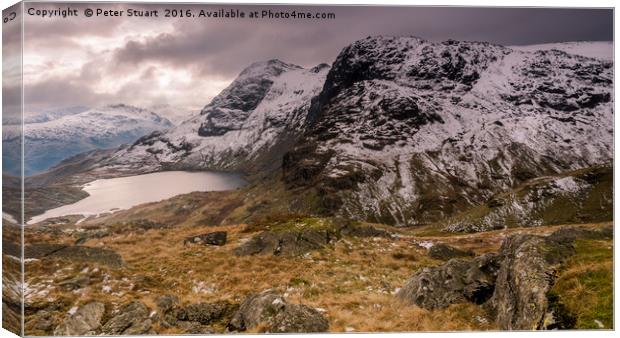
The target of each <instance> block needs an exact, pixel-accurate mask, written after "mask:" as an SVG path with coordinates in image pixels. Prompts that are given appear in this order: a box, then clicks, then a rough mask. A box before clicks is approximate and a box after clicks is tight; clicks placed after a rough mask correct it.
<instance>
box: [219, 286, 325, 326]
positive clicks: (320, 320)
mask: <svg viewBox="0 0 620 338" xmlns="http://www.w3.org/2000/svg"><path fill="white" fill-rule="evenodd" d="M259 325H263V326H264V328H265V330H266V331H267V332H274V333H310V332H325V331H327V329H328V328H329V323H328V321H327V319H325V318H324V317H323V315H321V313H320V312H318V311H317V310H315V309H313V308H311V307H308V306H305V305H300V304H291V303H288V302H287V301H286V300H285V299H284V297H282V296H281V295H279V294H277V293H275V292H274V291H271V290H266V291H263V292H261V293H259V294H256V295H250V296H248V297H247V298H246V299H245V300H244V301H243V303H242V304H241V306H240V307H239V310H238V311H237V313H235V315H234V316H233V319H232V320H231V321H230V323H229V329H230V330H234V331H245V330H251V329H254V328H257V327H258V326H259Z"/></svg>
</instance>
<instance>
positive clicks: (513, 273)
mask: <svg viewBox="0 0 620 338" xmlns="http://www.w3.org/2000/svg"><path fill="white" fill-rule="evenodd" d="M578 238H585V239H610V238H613V229H611V228H608V229H603V230H588V229H582V228H564V229H560V230H558V231H556V232H554V233H552V234H551V235H549V236H538V235H530V234H516V235H512V236H510V237H508V238H506V239H505V240H504V242H503V243H502V247H501V249H500V251H499V253H497V254H485V255H482V256H478V257H476V258H473V259H472V260H463V259H452V260H450V261H448V262H447V263H445V264H443V265H440V266H437V267H432V268H425V269H422V270H421V271H419V272H416V273H415V274H414V275H413V276H412V277H411V278H410V279H409V281H408V282H407V284H405V286H404V287H403V288H402V289H401V290H400V291H399V292H398V294H397V297H399V298H400V299H402V300H404V301H405V302H407V303H409V304H415V305H417V306H420V307H422V308H425V309H429V310H432V309H438V308H445V307H447V306H449V305H450V304H455V303H463V302H472V303H476V304H483V306H484V307H485V308H486V309H487V310H488V311H489V313H490V314H491V315H492V316H493V317H494V318H495V321H496V323H497V325H498V326H499V328H500V329H502V330H537V329H552V328H570V327H571V325H573V324H574V322H571V321H570V320H567V318H568V319H570V316H566V315H565V314H563V313H560V310H561V309H560V308H561V307H558V306H557V303H558V301H557V299H555V298H554V297H556V296H554V295H552V294H551V293H550V292H549V291H550V290H551V288H552V287H553V285H554V282H555V278H556V273H557V271H558V268H559V267H560V265H561V264H562V263H563V262H564V261H565V260H566V259H567V258H568V257H570V256H571V255H573V254H574V248H573V241H574V240H575V239H578Z"/></svg>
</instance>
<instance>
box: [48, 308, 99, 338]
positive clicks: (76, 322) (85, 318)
mask: <svg viewBox="0 0 620 338" xmlns="http://www.w3.org/2000/svg"><path fill="white" fill-rule="evenodd" d="M104 313H105V305H104V304H103V303H100V302H90V303H88V304H86V305H84V306H82V307H80V308H79V309H78V310H77V311H76V312H75V313H73V314H72V315H70V316H69V317H67V318H65V320H63V322H62V323H61V324H60V325H58V326H57V327H56V328H55V329H54V335H55V336H85V335H94V334H95V333H96V332H97V331H98V330H99V329H100V328H101V321H102V319H103V315H104Z"/></svg>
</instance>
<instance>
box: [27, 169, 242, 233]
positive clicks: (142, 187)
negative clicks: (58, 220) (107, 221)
mask: <svg viewBox="0 0 620 338" xmlns="http://www.w3.org/2000/svg"><path fill="white" fill-rule="evenodd" d="M245 184H246V182H245V181H244V180H243V179H242V178H241V176H240V175H238V174H231V173H222V172H188V171H165V172H158V173H153V174H145V175H137V176H129V177H119V178H110V179H102V180H96V181H92V182H90V183H88V184H86V185H84V186H83V188H82V189H83V190H84V191H86V192H87V193H88V194H89V195H90V196H88V197H86V198H84V199H82V200H80V201H78V202H76V203H73V204H68V205H64V206H62V207H58V208H55V209H51V210H48V211H46V212H45V213H44V214H42V215H38V216H34V217H33V218H32V219H31V220H30V221H28V223H27V224H34V223H37V222H40V221H42V220H45V219H47V218H52V217H60V216H68V215H84V216H92V215H98V214H102V213H106V212H111V211H117V210H123V209H129V208H131V207H133V206H136V205H139V204H143V203H149V202H157V201H161V200H165V199H168V198H170V197H173V196H176V195H181V194H187V193H190V192H194V191H223V190H233V189H237V188H239V187H242V186H244V185H245Z"/></svg>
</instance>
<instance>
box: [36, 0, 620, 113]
mask: <svg viewBox="0 0 620 338" xmlns="http://www.w3.org/2000/svg"><path fill="white" fill-rule="evenodd" d="M45 6H49V7H54V6H56V5H54V4H51V5H49V4H45ZM71 6H77V5H71ZM79 6H82V7H80V9H83V8H84V6H88V7H91V8H97V7H102V8H112V6H116V7H115V8H122V7H127V6H128V5H113V4H103V3H99V4H86V5H79ZM131 7H133V8H143V9H155V8H157V9H160V10H161V9H162V8H164V7H165V5H161V4H157V5H149V4H133V5H131ZM174 7H175V8H183V9H186V8H191V9H192V10H193V11H195V12H197V11H198V10H200V9H206V10H215V9H218V8H226V9H228V8H239V9H242V10H244V11H245V12H249V11H254V10H263V9H271V10H273V11H279V10H293V9H294V10H297V11H311V12H316V11H322V12H333V13H335V14H336V19H334V20H306V21H300V20H294V19H279V20H278V19H274V20H267V19H260V20H250V19H205V18H194V19H190V18H184V19H166V18H157V19H137V20H139V21H132V19H131V18H126V17H124V18H92V19H90V20H86V19H84V18H80V19H71V20H43V19H36V18H27V22H26V26H27V29H26V32H27V39H28V40H27V41H28V46H32V51H33V52H36V51H40V50H41V51H43V50H44V51H46V52H49V51H50V50H51V53H53V48H76V46H77V45H76V41H79V39H80V38H82V37H88V36H101V37H113V36H116V35H115V34H118V35H119V36H120V35H121V34H122V36H123V37H127V36H128V35H129V34H133V35H136V36H139V35H140V32H141V31H140V29H141V25H144V26H148V27H150V28H153V27H154V26H156V25H157V24H160V23H162V24H166V25H170V24H172V25H173V29H172V31H169V32H166V33H161V34H159V35H157V36H154V37H150V38H146V39H145V38H144V37H136V38H133V39H131V40H129V41H128V42H126V43H125V44H124V45H123V46H122V47H120V48H117V49H115V50H111V51H110V55H108V56H109V57H107V58H103V57H102V56H100V55H92V56H91V58H92V59H91V60H84V61H89V63H88V67H84V68H83V69H82V72H81V74H80V75H79V76H77V77H75V78H71V79H60V78H59V79H48V80H47V81H46V84H37V85H35V86H33V89H36V90H33V92H32V93H36V95H32V96H30V97H31V98H32V100H37V101H38V102H40V104H44V102H43V101H46V102H48V103H49V104H52V103H55V102H61V101H62V102H65V101H71V97H74V98H76V99H79V100H81V101H92V102H101V101H103V100H115V101H118V100H120V99H125V98H127V99H128V100H132V99H133V97H131V96H126V95H124V94H125V93H128V92H131V93H132V95H133V96H135V97H140V98H141V99H144V97H145V96H148V95H152V97H153V99H156V98H157V97H159V96H166V95H168V94H167V93H160V94H159V95H158V93H156V92H153V90H152V88H150V87H149V82H152V81H154V80H155V79H154V74H155V69H156V68H157V67H163V68H170V69H183V70H186V71H188V72H189V73H190V74H191V80H192V81H196V82H198V81H200V82H201V83H202V82H204V83H207V82H209V81H210V80H213V79H222V78H226V79H230V80H232V79H233V78H234V77H235V76H236V74H238V73H239V72H240V71H241V70H242V69H243V68H245V67H246V66H247V65H249V64H250V63H252V62H255V61H259V60H265V59H271V58H279V59H282V60H284V61H286V62H291V63H296V64H299V65H301V66H305V67H311V66H314V65H316V64H318V63H321V62H327V63H331V62H332V61H333V60H334V58H335V57H336V56H337V54H338V53H339V52H340V50H341V49H342V48H343V47H345V46H346V45H348V44H350V43H352V42H354V41H355V40H358V39H360V38H364V37H366V36H369V35H415V36H419V37H422V38H425V39H429V40H434V41H441V40H446V39H457V40H475V41H487V42H492V43H498V44H503V45H516V44H535V43H549V42H562V41H581V40H589V41H592V40H599V41H600V40H606V41H610V40H612V39H613V11H612V10H611V9H557V8H556V9H550V8H474V7H377V6H363V7H360V6H358V7H348V6H303V7H301V6H255V5H252V6H249V5H248V6H226V5H222V6H219V5H204V6H200V5H181V4H175V6H174ZM136 22H137V23H139V25H133V26H127V25H128V24H130V23H136ZM128 27H130V28H128ZM128 29H132V31H127V30H128ZM50 41H54V42H53V44H50ZM144 65H148V66H149V67H151V69H150V70H148V69H147V70H146V71H145V72H143V73H142V74H141V78H140V79H138V80H135V81H132V82H131V83H129V84H128V85H127V88H125V91H124V92H122V91H119V92H118V93H105V94H97V93H95V92H94V91H93V90H92V89H90V87H92V82H93V81H95V80H103V81H105V80H106V78H107V80H108V81H114V80H115V79H116V78H119V77H123V76H126V74H129V73H132V72H135V70H136V69H137V68H138V66H144ZM153 67H155V68H153ZM63 81H64V82H63ZM67 81H68V82H67ZM52 83H57V85H53V84H52ZM141 86H143V87H141ZM59 88H62V89H63V90H62V92H61V93H58V96H55V95H50V94H48V93H47V92H45V91H46V90H49V91H50V92H57V91H59ZM141 88H142V89H141ZM171 91H178V88H177V89H171ZM83 93H84V95H82V94H83ZM35 96H37V97H35ZM183 99H184V100H186V98H183ZM196 101H197V102H200V104H205V103H207V102H205V101H206V98H205V99H201V98H198V99H196ZM84 103H85V104H88V103H87V102H84ZM128 103H132V102H128ZM171 103H173V104H174V102H171ZM70 104H77V102H73V101H72V102H70Z"/></svg>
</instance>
